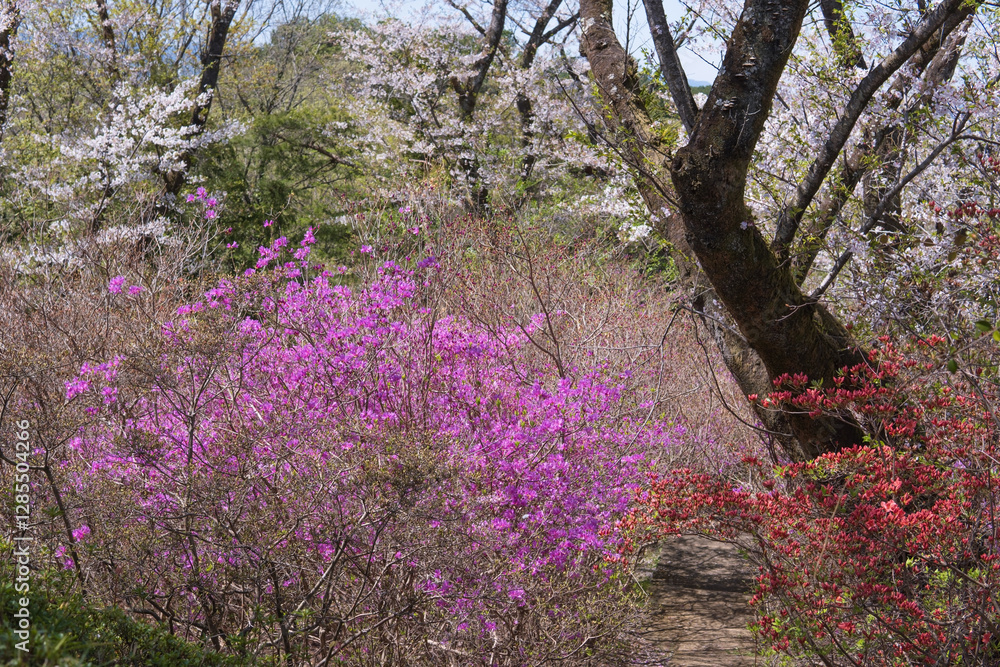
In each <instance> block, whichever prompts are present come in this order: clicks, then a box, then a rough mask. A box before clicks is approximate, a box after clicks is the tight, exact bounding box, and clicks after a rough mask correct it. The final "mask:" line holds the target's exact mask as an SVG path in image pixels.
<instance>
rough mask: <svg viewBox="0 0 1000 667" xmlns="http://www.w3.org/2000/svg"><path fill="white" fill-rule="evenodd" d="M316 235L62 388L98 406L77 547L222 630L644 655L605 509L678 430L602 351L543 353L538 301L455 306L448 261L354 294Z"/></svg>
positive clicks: (80, 482)
mask: <svg viewBox="0 0 1000 667" xmlns="http://www.w3.org/2000/svg"><path fill="white" fill-rule="evenodd" d="M310 241H311V236H310V237H307V239H306V240H305V241H303V242H302V244H301V246H300V247H299V248H297V249H295V250H294V255H292V252H293V251H292V250H291V249H289V248H288V247H287V246H288V241H287V240H286V239H284V238H282V239H278V240H277V241H276V242H275V243H274V244H272V245H271V246H270V247H263V248H261V250H260V255H261V259H260V261H259V262H258V264H257V268H256V269H252V270H249V271H247V272H246V274H245V275H243V276H240V277H236V278H231V279H224V280H221V281H220V282H219V283H218V285H217V286H216V287H214V288H213V289H210V290H208V291H207V292H206V293H205V294H204V297H203V298H202V299H201V300H198V301H196V302H194V303H190V304H188V305H185V306H183V307H181V308H179V309H178V310H177V312H176V315H175V316H174V317H173V319H172V320H170V321H166V322H162V329H161V334H160V336H159V338H158V340H157V342H156V343H154V344H152V345H144V346H142V347H141V348H138V349H136V350H134V351H132V352H130V353H129V354H126V355H121V356H117V357H114V358H112V359H110V360H107V361H105V362H103V363H95V364H89V365H87V366H85V367H84V368H83V369H82V370H81V373H80V374H79V376H78V377H76V378H74V379H73V380H71V381H70V382H68V383H67V384H66V396H67V398H68V399H69V400H70V401H71V402H82V403H83V404H84V405H85V406H86V407H85V408H84V409H85V411H86V413H87V414H88V415H89V416H90V417H91V419H90V421H89V423H88V424H87V425H86V426H85V427H83V428H81V429H80V431H79V433H78V435H77V437H75V438H73V439H72V440H71V441H70V442H69V447H70V449H71V450H72V452H71V454H70V455H69V456H68V457H67V458H66V460H65V462H64V463H63V464H62V466H63V468H62V473H63V474H64V475H65V476H66V479H67V481H68V484H67V487H68V488H66V489H65V490H64V494H66V495H67V497H69V498H70V502H73V503H75V505H76V506H78V507H85V508H86V509H85V511H84V515H85V518H86V522H85V523H86V525H87V526H88V532H89V534H87V535H86V536H85V538H86V539H80V540H79V541H77V543H76V545H75V547H76V552H77V554H78V558H79V559H80V561H82V562H81V563H74V562H73V560H72V558H69V559H68V560H67V561H66V566H67V567H76V566H82V567H81V570H82V571H85V572H90V573H92V575H90V576H91V578H92V583H91V585H92V586H94V585H97V584H96V583H94V582H100V583H99V586H100V587H101V588H102V590H101V591H100V593H101V595H102V597H105V598H106V599H108V600H111V601H114V602H116V603H118V604H122V605H123V606H125V607H126V608H128V609H130V610H132V611H133V612H135V613H141V614H148V615H149V616H152V617H154V618H157V619H158V620H161V621H165V622H168V623H169V624H170V625H171V626H172V627H174V628H175V629H176V630H177V631H181V632H184V633H187V634H189V635H191V636H199V637H202V638H203V639H205V640H209V641H211V642H213V643H214V644H215V646H216V647H217V648H220V649H225V650H232V651H248V650H252V651H253V652H255V653H257V654H263V655H285V656H287V657H288V658H289V659H292V660H295V661H301V662H302V663H306V662H313V663H323V664H330V662H331V661H332V662H338V663H339V662H341V661H346V662H347V663H351V664H375V663H378V664H404V663H405V664H413V663H426V664H443V663H444V662H447V661H448V660H458V661H459V662H462V663H463V664H473V663H476V664H478V663H483V664H529V663H530V664H540V663H545V664H549V663H555V662H560V661H569V662H588V661H592V660H599V661H601V662H603V663H609V662H615V661H616V660H623V661H624V660H625V659H626V657H625V656H626V655H627V653H628V643H629V640H628V637H627V633H628V632H629V631H630V630H631V629H633V625H634V621H635V614H634V607H635V605H634V603H635V600H634V596H635V593H636V589H635V587H634V584H633V583H632V582H631V578H630V576H629V573H628V569H627V568H628V564H627V563H623V562H620V561H618V560H616V559H614V558H609V555H611V554H614V553H617V551H618V550H619V547H620V546H621V538H620V536H619V534H618V533H617V532H616V531H615V530H611V529H610V528H611V527H613V526H614V525H615V523H616V522H617V521H618V520H619V519H620V518H621V517H622V516H624V514H625V512H626V510H627V508H628V504H629V501H630V499H631V498H632V497H633V496H634V495H635V492H636V491H637V490H638V489H639V488H640V486H641V485H642V484H643V482H644V480H645V479H646V476H647V474H648V473H649V472H651V471H652V470H654V469H655V468H656V462H657V461H658V460H659V459H660V458H661V457H662V456H663V454H664V452H666V451H668V450H669V448H670V447H671V445H672V443H674V442H675V441H676V440H677V439H678V438H680V437H681V435H682V433H681V432H679V431H678V429H677V428H676V427H675V426H674V425H673V424H672V423H671V422H669V421H667V420H666V419H665V418H664V417H663V416H662V414H661V416H660V417H657V416H656V415H655V414H654V411H653V410H651V409H650V408H651V407H652V404H651V403H650V402H649V395H648V393H643V392H641V391H637V390H636V389H635V386H634V385H632V384H630V385H626V384H624V383H623V380H622V377H620V374H619V373H617V372H612V371H611V370H610V369H609V368H608V367H605V366H602V365H600V364H598V365H595V366H594V367H593V368H585V369H581V368H573V369H572V373H569V374H568V375H567V374H564V373H563V374H557V373H555V371H554V369H553V368H551V367H549V366H546V365H545V364H538V363H531V364H529V363H527V362H526V361H525V359H526V358H528V356H529V355H525V354H524V351H525V348H526V347H528V346H529V345H530V336H531V335H532V333H533V329H532V327H541V326H544V318H541V317H539V318H535V319H534V320H533V323H532V324H531V325H530V326H528V327H527V328H526V329H525V328H520V329H510V330H500V331H498V330H495V329H489V330H488V329H486V328H483V327H481V326H477V325H476V324H474V323H473V322H471V321H469V320H467V319H464V318H461V317H455V316H442V315H440V314H438V313H437V311H436V310H434V309H433V308H431V307H430V305H429V304H430V303H431V301H432V300H433V298H434V294H435V290H436V289H437V288H436V283H435V281H436V280H437V273H438V272H439V268H438V266H437V263H436V262H435V261H433V260H430V259H428V260H424V261H420V262H413V263H412V264H411V265H410V266H409V268H407V267H404V266H403V265H400V264H397V263H393V262H386V263H384V264H383V265H382V266H381V268H380V269H379V270H378V271H377V274H376V277H375V279H374V280H373V281H372V282H371V283H370V284H368V285H366V286H363V287H361V288H357V289H348V288H347V287H345V286H342V285H338V284H337V282H336V276H337V275H339V274H338V272H330V271H325V270H323V269H322V268H321V267H316V266H311V265H310V263H309V260H308V251H309V242H310ZM293 257H294V259H293ZM285 260H291V261H285ZM282 261H285V263H283V264H282V263H281V262H282ZM563 370H564V369H563ZM98 499H99V502H98ZM81 520H82V519H81ZM74 537H75V536H74ZM81 537H84V536H81ZM60 555H63V554H60ZM323 661H326V662H323Z"/></svg>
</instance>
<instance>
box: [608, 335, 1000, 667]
mask: <svg viewBox="0 0 1000 667" xmlns="http://www.w3.org/2000/svg"><path fill="white" fill-rule="evenodd" d="M987 338H988V339H989V340H990V342H992V337H991V336H985V337H984V339H987ZM881 342H882V347H881V349H880V350H879V351H878V352H872V353H871V355H870V359H871V362H872V364H871V366H868V365H862V366H859V367H855V368H852V369H846V370H845V372H844V373H843V374H842V376H841V377H839V378H838V379H837V383H836V386H835V387H826V388H824V387H820V386H810V385H809V384H808V382H807V380H806V378H804V377H785V378H779V380H778V381H776V385H777V386H778V387H777V388H778V391H776V392H774V393H773V394H772V395H771V396H770V397H768V398H765V399H764V400H763V403H764V404H765V405H769V404H774V403H778V402H782V403H784V404H785V405H791V406H794V407H797V408H800V409H802V410H803V411H806V412H809V413H810V414H820V413H823V412H826V413H828V414H835V413H837V412H838V411H843V410H844V409H850V410H852V411H853V412H854V414H855V415H858V416H859V417H860V418H861V419H862V420H863V421H864V423H865V424H866V425H867V426H868V427H869V430H870V432H874V433H878V434H879V437H878V438H877V439H876V440H873V441H872V442H870V443H868V444H866V445H864V446H859V447H855V448H851V449H846V450H843V451H840V452H838V453H834V454H828V455H824V456H821V457H819V458H818V459H816V460H813V461H809V462H807V463H794V464H790V465H784V466H774V467H771V466H768V465H765V463H764V462H763V461H762V460H761V459H760V458H757V457H747V458H746V460H745V461H744V463H745V464H746V465H747V467H748V469H749V470H751V471H753V475H752V476H753V481H752V483H750V484H747V485H745V486H742V487H734V486H733V485H732V484H731V483H730V482H728V481H727V480H723V479H720V478H719V477H717V476H713V475H706V474H699V473H695V472H693V471H690V470H680V471H677V472H676V473H675V474H673V475H672V476H669V477H662V478H659V477H654V478H653V481H652V484H651V488H650V489H649V490H648V491H643V492H641V493H640V494H639V495H638V500H639V504H640V507H639V508H638V509H636V510H634V511H633V512H632V513H631V514H630V515H629V517H628V518H627V519H626V520H625V521H624V522H623V524H622V525H623V527H624V528H625V529H626V530H628V531H630V532H631V537H630V541H629V543H628V544H627V545H626V547H625V549H624V552H625V553H628V552H630V551H631V550H632V549H633V548H634V545H635V544H638V543H639V542H640V541H642V540H645V539H650V538H652V539H656V538H659V537H662V536H665V535H668V534H671V533H675V532H678V531H692V530H694V531H700V532H705V533H707V534H710V535H714V536H717V537H719V538H722V539H728V540H735V541H737V542H739V543H741V544H743V545H744V546H745V547H746V548H747V549H748V551H749V552H750V553H751V556H752V557H753V558H754V559H755V561H756V562H757V564H758V565H759V567H760V576H759V578H758V579H757V591H756V595H755V596H754V597H753V599H752V603H753V604H754V605H755V606H756V608H757V613H758V620H757V624H756V628H755V629H756V631H757V632H758V633H759V634H760V635H761V636H762V637H764V638H766V639H767V640H768V641H769V642H770V643H771V645H772V647H773V648H774V650H776V651H779V652H784V653H786V654H788V655H790V656H792V657H794V658H799V659H802V660H804V661H806V662H807V663H809V664H814V663H816V662H817V661H819V662H821V663H822V664H827V665H841V664H843V665H866V666H867V665H912V664H934V665H957V664H963V665H964V664H993V663H996V662H997V661H1000V634H998V627H997V623H998V621H1000V606H998V600H997V597H996V592H997V591H998V590H1000V553H998V549H997V547H998V537H1000V533H998V526H997V509H998V507H997V501H998V493H1000V491H998V486H997V483H998V481H1000V480H998V474H997V473H998V468H1000V447H998V443H997V436H998V434H1000V431H998V421H997V413H996V411H995V408H994V405H995V404H996V402H995V399H996V387H995V386H993V385H992V384H991V382H987V381H985V380H984V378H982V377H981V374H982V372H983V369H982V367H980V368H978V369H975V370H973V371H970V372H965V371H962V372H955V373H947V372H942V371H941V370H939V369H942V367H945V368H946V367H947V366H949V365H950V366H951V368H952V369H953V370H954V369H955V368H956V366H955V364H954V363H949V361H950V359H949V357H950V354H949V353H948V351H947V346H946V345H944V344H943V343H944V342H945V340H944V339H943V338H940V337H936V336H931V337H930V338H927V339H922V340H917V341H915V342H914V343H913V344H912V345H907V346H906V348H905V349H904V350H898V349H897V348H896V347H895V346H894V345H893V344H892V343H891V342H889V340H888V339H887V338H883V339H882V340H881ZM848 387H849V388H848ZM752 398H754V397H752Z"/></svg>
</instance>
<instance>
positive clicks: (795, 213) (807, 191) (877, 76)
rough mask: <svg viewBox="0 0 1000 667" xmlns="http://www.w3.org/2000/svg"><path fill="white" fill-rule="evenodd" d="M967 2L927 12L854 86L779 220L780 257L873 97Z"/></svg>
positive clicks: (775, 245) (945, 1) (945, 0)
mask: <svg viewBox="0 0 1000 667" xmlns="http://www.w3.org/2000/svg"><path fill="white" fill-rule="evenodd" d="M963 2H965V0H942V2H941V3H940V4H938V6H937V7H935V8H934V10H933V11H931V12H930V13H928V14H927V15H926V16H924V18H923V20H922V21H921V22H920V24H919V25H918V26H917V27H916V29H914V31H913V32H912V33H910V36H909V37H907V38H906V39H905V40H903V43H902V44H900V45H899V46H898V47H896V49H895V50H894V51H893V52H892V53H891V54H889V55H888V56H886V57H885V59H884V60H882V62H880V63H879V64H878V65H876V66H875V67H874V68H873V69H872V70H871V71H870V72H869V73H868V75H867V76H865V78H864V79H862V80H861V83H859V84H858V86H857V87H856V88H855V89H854V92H853V93H852V94H851V97H850V99H849V100H848V102H847V106H846V107H845V108H844V111H843V114H842V115H841V117H840V120H839V121H838V122H837V124H836V125H835V126H834V128H833V130H832V131H831V132H830V137H829V138H828V139H827V141H826V143H825V144H824V145H823V148H822V149H821V151H820V154H819V156H818V157H817V158H816V160H815V161H813V163H812V164H811V165H810V166H809V171H808V172H807V174H806V177H805V179H803V181H802V182H801V183H800V184H799V186H798V188H796V190H795V197H794V199H793V200H792V202H791V203H790V204H789V205H788V206H787V207H786V208H785V211H784V212H783V213H782V215H781V218H780V219H779V220H778V228H777V232H776V234H775V237H774V241H773V242H772V244H771V248H772V250H774V251H775V252H777V253H778V256H779V258H781V259H787V257H788V248H789V246H790V244H791V242H792V239H794V238H795V233H796V231H798V228H799V224H800V223H801V221H802V216H803V214H804V213H805V210H806V208H807V207H808V206H809V204H810V203H811V202H812V200H813V198H814V197H815V196H816V193H817V192H818V191H819V188H820V186H821V185H822V184H823V181H824V180H825V179H826V177H827V175H828V174H829V173H830V169H832V168H833V165H834V163H835V162H836V160H837V156H838V155H840V152H841V150H843V148H844V145H845V144H846V143H847V140H848V139H849V138H850V136H851V132H852V131H853V130H854V126H855V125H856V124H857V122H858V119H859V118H860V117H861V114H862V113H863V112H864V110H865V109H866V108H867V106H868V103H869V102H870V101H871V98H872V97H873V96H874V95H875V93H876V92H878V89H879V88H881V87H882V85H883V84H884V83H885V82H886V81H888V80H889V77H890V76H892V74H893V73H894V72H896V71H897V70H898V69H899V68H900V67H902V66H903V65H904V64H905V63H906V61H907V60H909V59H910V57H911V56H912V55H913V54H914V53H916V52H917V50H918V49H919V48H920V47H921V46H923V44H924V43H925V42H926V41H927V40H928V39H930V38H931V37H932V36H933V34H934V33H935V32H936V31H937V30H938V29H939V28H941V27H942V26H943V25H944V23H945V20H946V19H947V18H948V17H949V16H951V15H952V14H954V13H955V12H956V11H958V10H959V8H960V7H961V5H962V4H963Z"/></svg>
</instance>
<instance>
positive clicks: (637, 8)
mask: <svg viewBox="0 0 1000 667" xmlns="http://www.w3.org/2000/svg"><path fill="white" fill-rule="evenodd" d="M344 2H345V13H347V14H355V15H372V14H382V15H385V14H386V13H389V14H392V15H393V16H397V17H400V18H403V17H404V16H405V15H406V14H408V13H409V14H413V13H415V12H417V11H419V10H420V9H421V8H423V7H425V6H427V4H428V0H344ZM429 2H431V3H440V4H441V5H442V6H443V5H444V0H429ZM630 8H631V10H632V26H631V29H629V30H626V27H627V22H628V21H627V18H626V17H627V16H628V14H629V9H630ZM663 9H664V11H665V12H666V14H667V19H668V20H671V21H672V20H674V19H676V18H678V17H680V16H681V14H683V12H684V8H683V6H682V5H681V3H680V2H678V0H664V3H663ZM615 30H616V32H617V33H618V38H619V39H621V40H623V41H624V39H625V35H626V34H628V35H629V45H628V47H629V52H630V53H632V54H633V55H635V56H637V57H639V58H640V59H641V53H642V50H643V49H646V50H648V51H650V52H653V50H654V49H653V42H652V39H651V38H650V35H649V27H648V26H647V25H646V13H645V10H644V9H643V7H642V0H615ZM679 54H680V58H681V64H683V65H684V71H685V72H686V73H687V76H688V79H689V80H690V81H691V82H692V83H694V84H696V85H697V84H699V83H705V82H710V81H712V80H713V79H714V78H715V71H716V67H717V66H718V65H717V63H716V64H715V65H714V66H713V65H712V64H710V63H707V62H705V60H703V59H702V58H701V57H699V56H698V55H697V54H695V53H692V52H691V51H688V50H687V49H684V48H681V49H680V50H679ZM719 59H721V55H720V56H719Z"/></svg>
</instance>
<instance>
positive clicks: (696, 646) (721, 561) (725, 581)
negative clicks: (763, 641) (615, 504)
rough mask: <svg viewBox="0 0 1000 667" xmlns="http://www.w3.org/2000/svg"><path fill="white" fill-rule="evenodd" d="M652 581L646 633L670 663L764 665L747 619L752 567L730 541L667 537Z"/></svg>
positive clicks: (684, 666) (678, 666)
mask: <svg viewBox="0 0 1000 667" xmlns="http://www.w3.org/2000/svg"><path fill="white" fill-rule="evenodd" d="M659 549H660V552H659V559H658V565H657V566H656V569H655V570H654V571H653V575H652V581H651V582H650V588H649V594H650V598H651V599H650V605H651V608H650V623H649V625H648V626H647V628H648V629H647V632H646V633H645V637H646V639H648V640H650V641H651V642H652V643H653V644H654V645H655V646H656V653H657V654H658V655H656V656H655V659H656V661H657V662H662V663H663V664H666V665H669V667H701V666H704V667H709V666H712V667H743V666H745V665H763V664H765V662H764V661H762V660H760V659H756V658H755V657H754V644H753V639H752V637H751V635H750V632H749V631H748V630H747V623H749V622H750V620H751V615H750V612H749V608H748V607H747V599H748V597H749V596H748V594H747V591H748V590H749V589H750V570H749V568H748V566H747V564H746V563H745V562H744V561H743V560H742V559H741V558H740V557H739V555H738V554H737V553H736V548H735V547H733V546H732V545H729V544H722V543H719V542H714V541H712V540H708V539H705V538H702V537H695V536H684V537H677V538H673V539H671V540H668V541H666V542H664V543H662V544H661V545H660V547H659Z"/></svg>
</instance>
